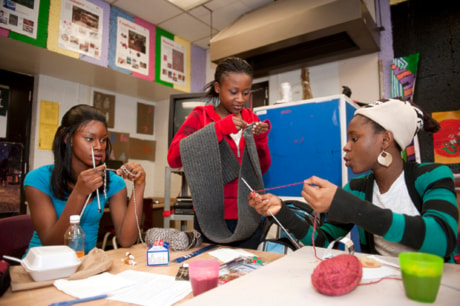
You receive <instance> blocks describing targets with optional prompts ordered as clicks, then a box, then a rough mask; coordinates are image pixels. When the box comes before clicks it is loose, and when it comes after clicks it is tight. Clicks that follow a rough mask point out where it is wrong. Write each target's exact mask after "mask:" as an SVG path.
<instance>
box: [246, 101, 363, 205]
mask: <svg viewBox="0 0 460 306" xmlns="http://www.w3.org/2000/svg"><path fill="white" fill-rule="evenodd" d="M357 107H358V106H357V105H356V104H355V103H354V102H352V101H351V100H349V99H348V98H347V97H346V96H344V95H336V96H328V97H323V98H315V99H309V100H303V101H298V102H291V103H283V104H277V105H271V106H264V107H259V108H255V109H254V112H255V113H256V114H257V115H258V116H259V118H260V119H261V120H265V119H268V120H270V122H271V124H272V127H271V131H270V133H269V134H268V139H269V140H268V144H269V147H270V153H271V156H272V164H271V167H270V169H269V170H268V172H267V173H265V175H264V176H263V180H264V185H265V188H267V189H269V192H270V193H273V194H276V195H278V196H285V197H301V195H300V192H301V190H302V184H301V182H302V181H303V180H305V179H306V178H308V177H310V176H312V175H316V176H319V177H321V178H324V179H327V180H329V181H331V182H332V183H334V184H336V185H338V186H340V187H341V186H344V185H345V184H346V183H347V182H348V180H349V179H350V178H351V177H352V175H353V174H352V172H351V171H350V170H349V169H347V168H346V167H345V164H344V162H343V147H344V145H345V144H346V141H347V125H348V123H349V122H350V120H351V118H352V117H353V114H354V111H355V110H356V108H357ZM295 183H299V184H295ZM290 184H295V185H293V186H289V187H284V188H276V189H272V190H270V188H274V187H279V186H285V185H290Z"/></svg>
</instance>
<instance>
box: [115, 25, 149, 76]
mask: <svg viewBox="0 0 460 306" xmlns="http://www.w3.org/2000/svg"><path fill="white" fill-rule="evenodd" d="M149 46H150V33H149V29H147V28H145V27H143V26H141V25H139V24H135V23H133V22H131V21H129V20H126V19H124V18H121V17H118V18H117V43H116V61H115V65H116V66H118V67H119V68H124V69H128V70H131V71H133V72H137V73H140V74H143V75H148V73H149V65H150V63H149V52H150V50H149Z"/></svg>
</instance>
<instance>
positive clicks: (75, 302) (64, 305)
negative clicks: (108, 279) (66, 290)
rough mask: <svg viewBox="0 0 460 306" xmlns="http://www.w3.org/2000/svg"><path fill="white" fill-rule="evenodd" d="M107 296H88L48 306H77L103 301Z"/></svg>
mask: <svg viewBox="0 0 460 306" xmlns="http://www.w3.org/2000/svg"><path fill="white" fill-rule="evenodd" d="M108 296H109V295H108V294H100V295H95V296H89V297H86V298H81V299H76V300H69V301H62V302H57V303H52V304H50V305H49V306H67V305H73V304H77V303H84V302H89V301H95V300H99V299H105V298H106V297H108Z"/></svg>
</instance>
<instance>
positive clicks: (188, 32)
mask: <svg viewBox="0 0 460 306" xmlns="http://www.w3.org/2000/svg"><path fill="white" fill-rule="evenodd" d="M158 26H159V27H160V28H162V29H165V30H166V31H168V32H171V33H173V34H174V35H178V36H180V37H182V38H184V39H187V40H189V41H192V42H193V41H194V40H197V39H201V38H203V37H206V36H209V35H210V29H209V27H208V26H207V25H205V24H203V23H202V22H201V21H198V20H197V19H196V18H194V17H192V16H190V15H188V14H185V13H183V14H181V15H180V16H178V17H175V18H172V19H169V20H168V21H166V22H163V23H160V24H158Z"/></svg>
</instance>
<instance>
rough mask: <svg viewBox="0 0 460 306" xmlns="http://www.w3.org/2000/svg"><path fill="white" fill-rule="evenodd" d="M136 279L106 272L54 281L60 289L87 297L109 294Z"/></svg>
mask: <svg viewBox="0 0 460 306" xmlns="http://www.w3.org/2000/svg"><path fill="white" fill-rule="evenodd" d="M135 284H136V283H135V282H134V281H131V280H128V279H124V278H122V277H119V276H117V275H114V274H110V273H108V272H104V273H101V274H98V275H94V276H91V277H88V278H85V279H79V280H66V279H58V280H56V281H54V286H55V287H56V288H58V289H59V290H61V291H63V292H65V293H67V294H69V295H71V296H74V297H77V298H85V297H90V296H95V295H101V294H109V293H111V292H114V291H117V290H120V289H121V288H124V287H129V286H133V285H135Z"/></svg>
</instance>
